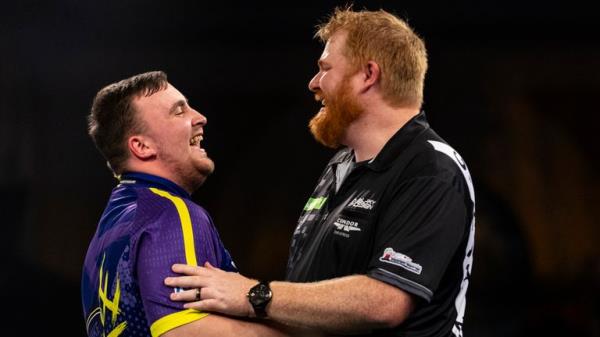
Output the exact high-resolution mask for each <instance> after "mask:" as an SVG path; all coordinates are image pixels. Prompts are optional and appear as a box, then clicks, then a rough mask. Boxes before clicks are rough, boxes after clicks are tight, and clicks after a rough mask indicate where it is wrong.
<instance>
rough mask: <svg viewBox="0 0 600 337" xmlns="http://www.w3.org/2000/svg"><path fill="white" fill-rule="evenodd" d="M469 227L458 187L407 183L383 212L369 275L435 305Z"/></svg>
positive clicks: (428, 180) (423, 180) (431, 181)
mask: <svg viewBox="0 0 600 337" xmlns="http://www.w3.org/2000/svg"><path fill="white" fill-rule="evenodd" d="M466 227H467V210H466V205H465V202H464V196H462V195H461V194H460V193H459V192H458V190H457V189H456V188H455V187H454V186H452V185H451V184H450V183H448V182H446V181H443V180H441V179H439V178H435V177H420V178H416V179H413V180H410V181H407V182H405V183H403V184H402V185H401V186H399V188H398V190H397V191H396V193H395V194H394V197H393V198H392V200H391V202H390V203H389V205H388V208H387V210H385V211H384V212H382V215H381V218H380V222H379V224H378V227H377V229H376V235H375V244H374V251H373V255H372V256H371V259H370V262H369V266H368V272H367V274H368V275H369V276H370V277H373V278H375V279H378V280H380V281H383V282H386V283H388V284H391V285H393V286H396V287H398V288H400V289H402V290H405V291H407V292H409V293H411V294H413V295H416V296H418V297H420V298H423V299H424V300H426V301H428V302H429V301H430V300H431V297H432V296H433V293H434V292H435V291H436V289H437V287H438V285H439V283H440V280H441V278H442V276H443V275H444V272H445V271H446V268H447V267H448V264H449V263H450V261H451V259H452V257H453V255H454V254H455V252H456V250H457V248H458V247H459V246H460V244H461V242H462V241H463V238H464V237H465V235H466V234H465V233H466Z"/></svg>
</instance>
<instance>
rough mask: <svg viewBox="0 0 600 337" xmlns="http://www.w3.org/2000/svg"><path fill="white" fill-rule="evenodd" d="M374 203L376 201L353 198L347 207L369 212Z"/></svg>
mask: <svg viewBox="0 0 600 337" xmlns="http://www.w3.org/2000/svg"><path fill="white" fill-rule="evenodd" d="M375 202H376V201H375V200H373V199H364V198H354V199H353V200H352V201H350V203H349V204H348V207H353V208H362V209H366V210H369V211H370V210H372V209H373V207H374V206H375Z"/></svg>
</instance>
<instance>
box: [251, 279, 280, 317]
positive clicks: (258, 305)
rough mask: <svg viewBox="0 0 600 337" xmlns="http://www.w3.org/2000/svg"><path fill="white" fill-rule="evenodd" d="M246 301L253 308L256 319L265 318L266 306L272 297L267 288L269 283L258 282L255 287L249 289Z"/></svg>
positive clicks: (269, 289)
mask: <svg viewBox="0 0 600 337" xmlns="http://www.w3.org/2000/svg"><path fill="white" fill-rule="evenodd" d="M246 296H248V301H249V302H250V304H251V305H252V308H254V314H255V315H256V317H258V318H265V317H267V310H266V309H267V304H269V302H271V298H272V297H273V292H272V291H271V288H270V287H269V282H267V281H260V282H258V284H257V285H255V286H254V287H252V288H250V291H248V294H247V295H246Z"/></svg>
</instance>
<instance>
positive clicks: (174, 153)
mask: <svg viewBox="0 0 600 337" xmlns="http://www.w3.org/2000/svg"><path fill="white" fill-rule="evenodd" d="M133 104H134V106H135V108H136V111H137V114H136V116H137V118H140V121H141V122H142V125H143V129H144V131H143V133H144V136H145V137H146V139H147V141H148V145H149V146H152V147H153V150H154V151H153V154H154V155H153V156H152V157H151V158H149V159H148V160H155V161H156V164H157V165H158V166H160V168H161V170H162V172H164V175H165V178H167V179H170V180H172V181H173V182H175V183H177V184H178V185H180V186H181V187H183V188H184V189H186V190H188V191H190V192H192V191H195V190H196V189H197V188H198V187H200V185H202V183H203V182H204V180H206V177H208V175H210V174H211V173H212V172H213V170H214V163H213V161H212V160H211V159H210V158H209V157H208V155H207V153H206V150H205V149H203V148H202V144H201V143H202V140H203V139H204V126H205V125H206V123H207V120H206V117H204V116H203V115H202V114H200V113H199V112H198V111H196V110H194V109H193V108H192V107H190V106H189V105H188V102H187V99H186V98H185V96H183V94H181V92H179V91H178V90H177V89H175V87H173V86H172V85H171V84H169V85H168V86H167V88H166V89H164V90H160V91H157V92H155V93H154V94H152V95H150V96H141V97H138V98H136V99H134V101H133Z"/></svg>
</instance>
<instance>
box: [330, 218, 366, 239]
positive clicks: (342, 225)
mask: <svg viewBox="0 0 600 337" xmlns="http://www.w3.org/2000/svg"><path fill="white" fill-rule="evenodd" d="M333 226H334V227H335V229H334V230H333V233H334V234H337V235H340V236H343V237H345V238H349V237H350V232H360V227H359V226H358V222H356V221H351V220H346V219H344V218H338V219H337V220H335V222H334V223H333Z"/></svg>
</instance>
